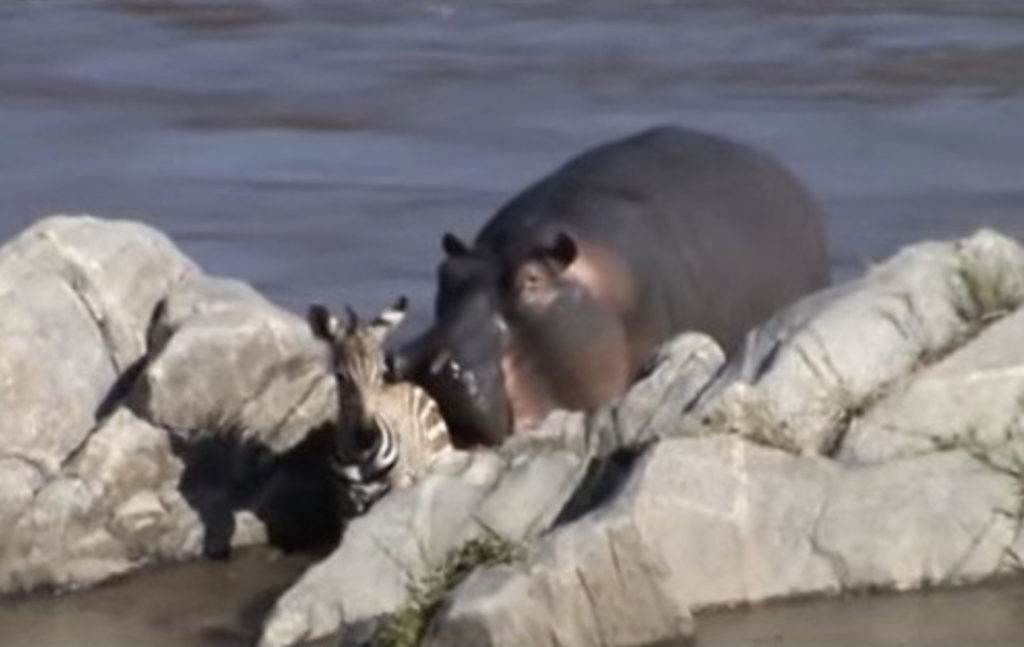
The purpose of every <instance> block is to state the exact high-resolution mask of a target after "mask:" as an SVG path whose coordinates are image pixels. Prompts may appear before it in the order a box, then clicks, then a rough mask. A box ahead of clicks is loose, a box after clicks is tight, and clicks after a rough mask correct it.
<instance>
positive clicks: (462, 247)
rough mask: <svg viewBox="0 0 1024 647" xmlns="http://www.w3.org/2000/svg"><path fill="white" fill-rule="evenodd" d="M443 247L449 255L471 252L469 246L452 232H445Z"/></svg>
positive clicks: (461, 254) (442, 240) (442, 241)
mask: <svg viewBox="0 0 1024 647" xmlns="http://www.w3.org/2000/svg"><path fill="white" fill-rule="evenodd" d="M441 249H443V250H444V253H445V254H446V255H448V256H466V255H468V254H469V246H468V245H466V243H464V242H462V241H461V240H459V237H458V236H456V235H455V234H453V233H451V232H445V234H444V236H442V237H441Z"/></svg>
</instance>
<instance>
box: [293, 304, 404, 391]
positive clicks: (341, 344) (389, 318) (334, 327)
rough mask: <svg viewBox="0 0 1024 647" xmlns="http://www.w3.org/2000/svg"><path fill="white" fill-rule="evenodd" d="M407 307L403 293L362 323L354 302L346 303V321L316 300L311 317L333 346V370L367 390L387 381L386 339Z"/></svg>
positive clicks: (313, 325)
mask: <svg viewBox="0 0 1024 647" xmlns="http://www.w3.org/2000/svg"><path fill="white" fill-rule="evenodd" d="M407 307H408V299H407V298H406V297H405V296H404V295H403V296H399V297H398V299H397V300H396V301H395V302H394V303H393V304H391V305H390V306H388V307H387V308H385V309H384V310H383V311H382V312H381V313H380V314H378V315H377V316H376V317H374V319H373V320H372V321H370V322H369V323H368V324H364V325H361V324H360V323H359V316H358V315H357V314H356V313H355V311H354V310H353V309H352V308H351V307H350V306H345V316H346V321H345V323H344V324H342V323H341V322H340V321H339V320H338V318H337V317H335V316H334V315H333V314H332V313H331V311H330V310H329V309H328V308H327V307H326V306H324V305H321V304H319V303H315V304H313V305H311V306H310V307H309V311H308V313H307V320H308V322H309V327H310V329H311V330H312V331H313V335H314V336H315V337H317V338H318V339H321V340H323V341H324V342H326V343H327V345H328V346H329V347H330V350H331V370H332V372H333V373H334V374H335V376H337V378H338V380H339V381H340V382H341V383H342V384H344V385H345V386H348V387H352V388H355V389H357V390H364V389H369V388H377V387H379V386H380V385H382V384H383V383H384V378H385V374H386V365H385V354H384V342H385V341H386V340H387V338H388V336H389V335H390V334H391V333H392V331H394V329H395V328H397V327H398V326H399V324H401V323H402V321H403V320H404V319H405V314H406V309H407Z"/></svg>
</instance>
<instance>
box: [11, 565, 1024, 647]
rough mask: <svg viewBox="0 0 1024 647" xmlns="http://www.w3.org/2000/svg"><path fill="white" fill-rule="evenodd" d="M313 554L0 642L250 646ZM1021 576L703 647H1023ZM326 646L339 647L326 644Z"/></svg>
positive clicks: (843, 602) (134, 586) (22, 624)
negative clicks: (275, 603) (274, 604)
mask: <svg viewBox="0 0 1024 647" xmlns="http://www.w3.org/2000/svg"><path fill="white" fill-rule="evenodd" d="M308 562H309V559H308V558H307V557H300V556H281V555H280V554H278V553H276V552H275V551H270V550H266V549H261V548H257V549H249V550H245V551H239V552H237V553H236V554H235V555H234V556H233V557H232V559H231V560H229V561H225V562H211V561H197V562H192V563H189V564H180V565H167V566H160V567H155V568H153V569H151V570H148V571H146V572H145V573H141V574H136V575H132V576H128V577H125V578H123V579H121V580H119V581H116V582H112V583H109V584H106V585H103V586H101V587H99V588H97V589H95V590H93V591H91V592H88V593H84V594H83V593H79V594H71V595H64V596H58V597H48V598H43V599H41V598H31V599H27V600H20V601H15V602H13V603H12V602H10V601H8V602H7V603H5V604H2V605H0V645H47V646H49V647H64V646H67V647H79V646H81V645H114V644H118V645H139V646H141V645H145V646H147V647H182V646H183V645H191V646H193V647H245V646H247V645H250V644H252V640H253V638H254V636H255V635H256V632H257V631H258V627H259V622H260V618H261V617H262V616H263V614H264V613H265V612H266V610H267V609H268V608H269V607H270V605H271V604H272V602H273V600H274V598H275V596H276V595H277V594H278V593H279V592H280V591H281V590H282V589H283V587H284V586H285V585H286V583H287V582H289V581H291V580H292V579H293V578H295V577H297V576H298V575H299V573H301V571H302V569H303V567H304V566H305V565H306V564H307V563H308ZM1022 618H1024V579H1016V580H1011V581H1008V582H1004V583H1000V584H997V585H989V586H984V587H966V588H962V589H956V590H945V591H930V592H926V593H905V594H900V595H895V594H884V595H873V596H854V597H847V598H843V599H840V600H836V599H829V600H806V601H800V602H785V603H772V604H769V605H765V606H760V607H753V608H747V609H737V610H729V611H715V612H708V613H702V614H699V615H698V617H697V628H698V631H697V633H698V637H697V640H696V644H695V646H694V647H718V646H719V645H723V646H724V645H750V646H754V645H757V646H768V645H786V646H789V647H797V646H801V645H807V646H808V647H810V646H820V645H871V646H875V647H882V646H889V645H893V646H895V645H917V646H919V647H924V646H926V645H953V644H959V645H986V646H994V645H1020V644H1024V621H1022ZM321 644H331V641H328V640H325V641H322V642H321Z"/></svg>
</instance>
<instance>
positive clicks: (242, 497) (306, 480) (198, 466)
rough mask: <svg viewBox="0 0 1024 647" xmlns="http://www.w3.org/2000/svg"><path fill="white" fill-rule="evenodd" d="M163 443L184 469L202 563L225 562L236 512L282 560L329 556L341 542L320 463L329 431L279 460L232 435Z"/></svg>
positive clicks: (334, 497)
mask: <svg viewBox="0 0 1024 647" xmlns="http://www.w3.org/2000/svg"><path fill="white" fill-rule="evenodd" d="M170 437H171V446H172V449H173V451H174V453H175V454H176V455H177V456H178V457H179V458H180V459H181V460H182V462H183V463H184V465H185V469H184V472H183V473H182V476H181V479H180V482H179V490H180V492H181V494H182V496H183V497H184V498H185V499H186V500H187V501H188V503H189V504H190V505H191V506H192V507H193V508H194V509H195V510H196V512H197V513H198V515H199V517H200V520H201V521H202V524H203V530H204V533H205V534H204V539H203V553H204V554H205V555H206V556H207V557H210V558H214V559H224V558H227V557H228V556H229V555H230V551H231V546H232V540H233V538H235V535H236V533H237V532H239V531H240V529H239V528H238V527H236V526H237V523H238V520H239V518H240V515H238V513H240V512H241V513H244V512H248V513H251V515H252V516H253V517H255V518H256V519H258V520H259V521H260V522H261V523H262V525H263V527H264V528H265V529H266V534H267V540H268V541H269V542H270V543H271V544H273V545H275V546H276V547H278V548H280V549H281V550H284V551H286V552H291V551H298V550H307V551H320V550H328V549H329V548H330V547H332V546H334V545H336V544H337V543H338V541H339V540H340V538H341V535H342V532H343V530H344V524H345V515H343V513H342V509H343V508H342V502H341V501H340V496H339V492H338V488H337V485H336V482H335V481H334V480H333V479H332V476H331V473H330V469H329V467H328V465H327V460H326V457H327V456H328V455H329V453H330V452H329V447H328V444H329V443H330V442H331V429H330V427H327V426H323V427H321V428H318V429H316V430H314V431H313V432H311V433H310V434H309V435H308V436H307V437H306V438H305V439H304V440H303V441H302V442H300V443H299V444H298V445H296V446H295V447H293V448H292V449H290V450H288V451H287V452H285V453H283V454H276V453H275V452H273V451H272V450H271V449H269V448H268V447H266V446H265V445H263V444H262V443H260V442H258V441H256V440H252V439H246V438H245V437H244V435H243V434H238V433H218V434H210V435H203V436H201V437H197V438H194V439H185V438H182V437H181V436H178V435H175V434H173V433H172V434H170Z"/></svg>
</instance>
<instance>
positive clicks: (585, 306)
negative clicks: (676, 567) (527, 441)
mask: <svg viewBox="0 0 1024 647" xmlns="http://www.w3.org/2000/svg"><path fill="white" fill-rule="evenodd" d="M441 247H442V249H443V252H444V258H443V260H442V262H441V263H440V266H439V269H438V285H437V291H436V296H435V302H434V321H433V323H432V325H431V326H430V327H429V328H428V329H427V330H425V331H423V332H422V333H421V334H419V335H416V336H414V337H413V338H412V339H411V340H410V341H408V342H407V343H405V344H404V345H402V346H400V347H398V348H396V349H394V350H392V351H391V352H390V353H389V355H388V358H387V363H388V370H389V372H390V375H391V378H392V379H399V380H401V379H405V380H411V381H413V382H415V383H417V384H419V385H420V386H422V387H423V388H424V389H426V390H427V392H428V393H429V394H430V395H431V396H432V397H433V398H434V399H435V400H436V401H437V402H438V404H439V406H440V408H441V412H442V415H443V416H444V418H445V420H446V422H447V423H448V427H449V430H450V433H451V437H452V442H453V444H455V445H456V446H459V447H471V446H478V445H496V444H500V443H501V442H502V441H503V440H504V439H505V438H506V437H508V436H509V435H510V434H512V433H515V432H518V431H521V430H525V429H529V428H531V427H534V426H536V425H537V424H538V423H539V422H541V421H542V420H543V418H544V417H545V416H546V415H547V414H548V413H549V412H550V411H552V410H554V409H567V410H584V411H586V410H592V409H594V408H597V407H600V406H602V405H605V404H609V403H611V402H613V401H615V400H616V399H617V398H618V397H619V396H621V395H622V394H623V393H624V392H625V390H626V389H627V388H628V387H629V385H630V384H631V383H632V382H633V381H634V380H635V379H636V378H637V377H638V376H639V375H640V373H641V371H642V369H643V367H644V366H645V364H646V363H647V361H648V360H649V357H650V356H651V355H652V353H653V352H654V350H655V349H656V347H657V346H658V345H660V344H661V343H662V342H665V341H666V340H668V339H669V338H670V337H672V336H674V335H676V334H679V333H680V332H682V331H687V330H692V331H701V332H704V333H706V334H708V335H710V336H711V337H713V338H714V339H715V340H716V341H717V342H718V343H719V344H720V345H721V346H722V348H723V349H724V350H725V352H726V354H727V355H732V354H734V353H735V351H736V350H737V348H738V346H739V344H740V342H741V341H742V339H743V337H744V336H745V334H746V333H747V331H748V330H749V329H751V328H752V327H754V326H756V325H757V324H759V323H761V322H763V321H764V320H765V319H767V318H768V317H769V316H770V315H771V314H772V313H773V312H774V311H776V310H777V309H779V308H781V307H783V306H785V305H787V304H789V303H791V302H793V301H794V300H796V299H797V298H798V297H800V296H802V295H805V294H807V293H810V292H812V291H815V290H819V289H821V288H823V287H825V286H826V285H827V284H828V282H829V265H828V253H827V248H826V242H825V232H824V216H823V214H822V211H821V209H820V208H819V206H818V205H817V203H816V201H815V199H814V198H813V197H812V196H811V195H810V193H809V192H808V190H807V189H806V188H805V187H804V186H803V185H802V184H801V183H800V181H799V180H798V179H797V178H796V177H795V176H794V175H793V174H791V172H790V171H788V170H787V169H786V168H784V167H783V166H782V164H781V163H779V162H778V161H777V160H776V159H774V158H773V157H772V156H770V155H769V154H767V153H766V152H764V151H761V150H758V149H756V148H753V147H750V146H747V145H744V144H740V143H738V142H735V141H732V140H730V139H727V138H725V137H722V136H719V135H714V134H709V133H703V132H699V131H696V130H692V129H687V128H682V127H675V126H660V127H656V128H652V129H649V130H645V131H642V132H639V133H637V134H633V135H631V136H628V137H625V138H622V139H618V140H614V141H610V142H608V143H605V144H603V145H600V146H597V147H596V148H592V149H590V150H588V151H586V152H584V153H582V154H580V155H579V156H577V157H575V158H573V159H570V160H569V161H568V162H566V163H565V164H564V165H563V166H561V167H560V168H558V169H557V170H556V171H554V172H553V173H552V174H550V175H548V176H546V177H544V178H542V179H540V180H539V181H537V182H536V183H534V184H532V185H531V186H529V187H528V188H526V189H525V190H523V191H522V192H521V193H519V194H518V195H516V196H515V197H513V198H512V199H511V200H510V201H508V202H507V203H505V204H504V206H502V207H501V208H500V209H499V210H498V211H497V213H496V214H494V215H493V217H491V218H490V220H489V221H487V222H486V224H485V225H484V227H483V228H482V229H481V230H480V231H479V233H478V234H477V236H476V238H475V239H474V240H473V242H472V244H467V243H466V242H464V241H463V240H461V239H460V238H458V237H457V236H455V235H454V234H452V233H450V232H449V233H444V235H443V236H442V238H441Z"/></svg>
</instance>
